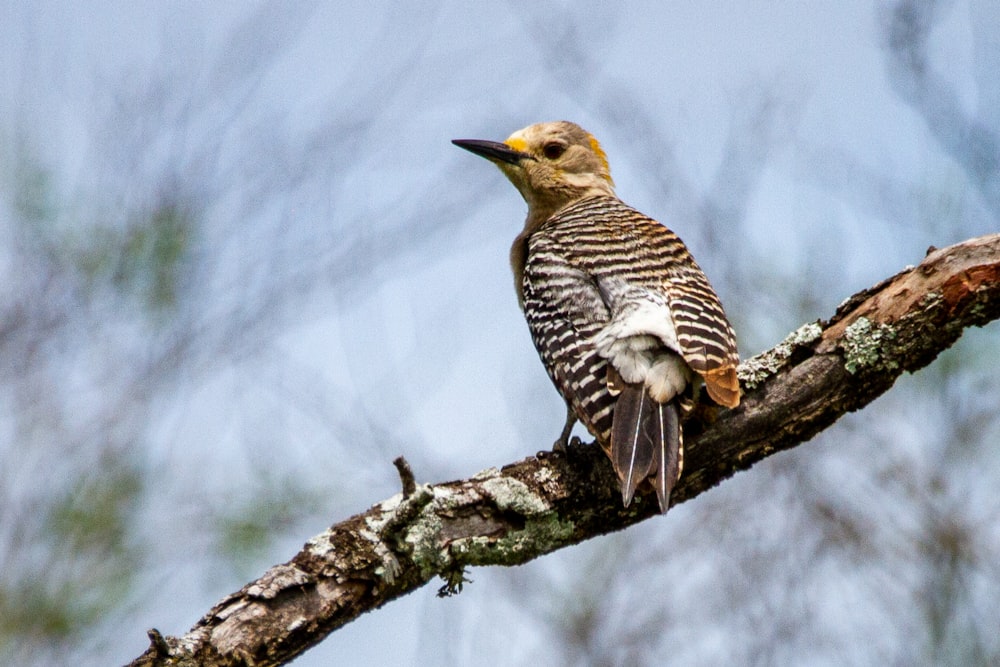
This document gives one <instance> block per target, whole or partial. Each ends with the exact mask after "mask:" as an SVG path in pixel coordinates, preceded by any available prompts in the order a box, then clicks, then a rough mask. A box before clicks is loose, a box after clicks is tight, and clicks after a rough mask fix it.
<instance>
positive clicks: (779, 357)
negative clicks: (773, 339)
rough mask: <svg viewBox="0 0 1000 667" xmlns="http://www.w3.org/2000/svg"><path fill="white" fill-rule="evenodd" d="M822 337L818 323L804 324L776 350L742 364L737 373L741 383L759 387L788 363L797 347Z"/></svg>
mask: <svg viewBox="0 0 1000 667" xmlns="http://www.w3.org/2000/svg"><path fill="white" fill-rule="evenodd" d="M822 335H823V328H822V327H821V326H820V325H819V324H817V323H816V322H810V323H809V324H803V325H802V326H801V327H799V328H798V329H796V330H795V331H793V332H792V333H790V334H788V335H787V336H785V339H784V340H783V341H781V342H780V343H778V344H777V345H776V346H774V349H771V350H768V351H767V352H762V353H760V354H758V355H757V356H756V357H753V358H751V359H747V360H746V361H744V362H743V363H742V364H740V367H739V368H738V369H737V371H736V373H737V375H738V376H739V378H740V382H741V383H742V384H743V386H744V387H745V388H746V389H753V388H755V387H757V386H758V385H760V384H761V383H762V382H764V381H765V380H766V379H767V378H769V377H771V376H772V375H774V374H775V373H777V372H778V371H780V370H781V369H782V368H783V367H784V366H785V365H786V364H787V363H788V360H789V359H790V358H791V356H792V353H793V352H794V351H795V348H796V347H800V346H803V345H809V344H811V343H813V342H815V341H816V340H819V338H820V336H822Z"/></svg>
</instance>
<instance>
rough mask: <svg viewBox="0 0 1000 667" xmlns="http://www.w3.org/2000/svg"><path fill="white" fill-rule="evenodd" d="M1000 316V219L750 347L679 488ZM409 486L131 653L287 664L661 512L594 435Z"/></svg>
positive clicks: (813, 421) (825, 416)
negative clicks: (820, 318)
mask: <svg viewBox="0 0 1000 667" xmlns="http://www.w3.org/2000/svg"><path fill="white" fill-rule="evenodd" d="M997 318H1000V234H994V235H990V236H984V237H980V238H978V239H972V240H970V241H966V242H964V243H960V244H958V245H954V246H951V247H949V248H945V249H943V250H932V251H931V252H929V253H928V255H927V257H926V258H925V259H924V261H923V262H921V263H920V265H919V266H917V267H913V268H909V269H906V270H905V271H902V272H901V273H899V274H897V275H895V276H893V277H892V278H889V279H888V280H886V281H884V282H882V283H880V284H878V285H876V286H875V287H872V288H871V289H868V290H865V291H864V292H861V293H859V294H857V295H855V296H853V297H851V298H850V299H848V300H847V301H845V302H844V303H843V304H842V305H841V306H840V308H838V310H837V312H836V313H835V314H834V316H833V317H832V318H831V319H830V321H828V322H817V323H815V324H807V325H804V326H803V327H801V328H800V329H798V330H797V331H796V332H794V333H793V334H792V335H790V336H789V337H788V338H787V339H786V340H785V341H783V342H782V343H781V344H779V345H778V346H777V347H775V348H774V349H773V350H770V351H768V352H765V353H763V354H761V355H758V356H757V357H754V358H753V359H750V360H749V361H747V362H745V363H744V364H743V365H742V366H741V368H740V378H741V381H742V383H743V387H744V390H745V396H744V399H743V403H742V404H741V405H740V407H738V408H737V409H735V410H731V411H725V410H722V411H719V413H718V414H717V415H714V416H713V415H712V414H711V413H712V412H713V410H711V409H705V410H702V411H701V415H700V416H699V417H698V418H697V419H696V420H693V421H690V422H688V424H687V425H686V427H685V428H686V438H687V441H688V443H689V445H688V454H687V456H686V457H685V464H686V468H685V475H684V477H683V478H682V479H681V480H680V483H679V484H678V486H677V487H676V489H675V490H674V493H673V497H672V501H673V502H674V503H679V502H683V501H685V500H687V499H689V498H693V497H694V496H696V495H698V494H699V493H702V492H704V491H706V490H707V489H709V488H711V487H712V486H715V485H716V484H718V483H720V482H721V481H723V480H724V479H726V478H728V477H730V476H731V475H733V474H734V473H735V472H736V471H738V470H744V469H746V468H749V467H750V466H751V465H753V464H754V463H756V462H757V461H760V460H761V459H763V458H765V457H767V456H770V455H771V454H774V453H775V452H777V451H780V450H783V449H788V448H791V447H794V446H796V445H798V444H801V443H803V442H805V441H806V440H808V439H810V438H811V437H813V436H814V435H816V434H817V433H818V432H820V431H821V430H823V429H825V428H826V427H828V426H829V425H830V424H832V423H833V422H834V421H836V420H837V419H838V418H839V417H840V416H842V415H843V414H844V413H846V412H850V411H852V410H857V409H859V408H861V407H863V406H865V405H867V404H868V403H870V402H871V401H872V400H874V399H875V398H876V397H877V396H879V395H880V394H882V393H884V392H885V391H887V390H888V389H889V388H890V387H891V386H892V385H893V383H894V382H895V380H896V378H897V377H899V376H900V374H902V373H903V372H904V371H908V372H913V371H916V370H918V369H920V368H922V367H923V366H925V365H927V364H928V363H930V362H931V361H932V360H933V359H934V358H935V357H936V356H937V355H938V354H939V353H940V352H941V351H942V350H945V349H946V348H948V347H949V346H950V345H951V344H952V343H954V342H955V340H957V339H958V337H959V336H960V335H961V333H962V331H963V330H964V329H965V328H966V327H970V326H982V325H984V324H986V323H987V322H990V321H992V320H994V319H997ZM713 417H714V418H713ZM403 480H404V484H405V485H406V486H408V487H409V484H407V476H406V475H405V474H404V475H403ZM407 490H408V491H411V492H410V493H409V494H407V495H406V497H405V499H404V497H403V495H402V494H400V495H398V496H396V497H394V498H391V499H389V500H387V501H385V502H383V503H380V504H378V505H375V506H374V507H372V508H371V509H369V510H368V511H366V512H364V513H363V514H359V515H357V516H354V517H351V518H350V519H347V520H345V521H342V522H341V523H338V524H336V525H335V526H333V527H331V528H330V529H329V530H327V531H326V532H324V533H322V534H320V535H317V536H316V537H314V538H312V539H311V540H309V542H307V543H306V545H305V546H304V548H303V549H302V551H300V552H299V553H298V554H296V555H295V557H294V558H292V559H291V560H290V561H288V562H287V563H284V564H282V565H276V566H274V567H272V568H271V569H270V570H268V571H267V572H265V573H264V575H263V576H262V577H261V578H260V579H258V580H257V581H254V582H251V583H249V584H247V585H246V586H244V587H243V588H242V589H240V590H239V591H237V592H236V593H233V594H232V595H229V596H227V597H226V598H224V599H223V600H222V601H220V602H219V603H218V604H216V605H215V607H213V608H212V609H211V610H210V611H209V612H208V613H207V614H206V615H205V616H204V618H202V619H201V620H200V621H198V623H197V624H196V625H195V626H194V627H193V628H192V629H191V630H190V631H189V632H188V633H187V634H185V635H184V636H182V637H162V636H161V635H160V633H158V632H155V631H150V637H151V638H152V643H151V646H150V648H149V649H148V650H147V651H146V652H145V653H144V654H143V655H142V656H140V657H139V658H137V659H136V660H135V661H134V662H133V663H131V664H132V665H167V664H172V665H173V664H198V665H249V664H253V665H258V666H259V665H278V664H282V663H285V662H287V661H289V660H291V659H292V658H294V657H295V656H297V655H300V654H301V653H302V652H304V651H305V650H306V649H308V648H309V647H310V646H313V645H314V644H316V643H318V642H320V641H321V640H322V639H323V638H324V637H326V635H327V634H328V633H330V632H331V631H333V630H335V629H337V628H339V627H340V626H342V625H344V624H346V623H349V622H350V621H351V620H353V619H354V618H356V617H357V616H359V615H360V614H362V613H364V612H366V611H371V610H373V609H377V608H378V607H380V606H382V605H383V604H385V603H387V602H389V601H390V600H393V599H394V598H397V597H399V596H401V595H404V594H406V593H409V592H412V591H414V590H416V589H417V588H419V587H421V586H423V585H425V584H427V583H428V582H429V581H430V580H431V579H433V578H434V577H441V578H442V579H443V580H444V582H445V584H444V586H442V589H441V594H450V593H453V592H457V591H458V590H460V589H461V586H462V582H463V572H464V568H466V567H468V566H473V565H514V564H518V563H523V562H525V561H528V560H531V559H533V558H537V557H539V556H541V555H543V554H546V553H548V552H550V551H554V550H555V549H560V548H562V547H565V546H569V545H571V544H576V543H577V542H580V541H582V540H585V539H588V538H591V537H594V536H596V535H600V534H602V533H607V532H610V531H614V530H620V529H622V528H625V527H627V526H630V525H632V524H634V523H636V522H638V521H642V520H645V519H647V518H649V517H651V516H653V515H655V514H656V513H657V504H656V499H655V498H653V497H650V496H648V495H646V496H642V497H639V498H637V500H636V502H634V503H633V504H632V506H631V507H630V508H628V509H625V508H623V507H622V506H621V500H620V497H619V493H618V490H617V485H616V482H615V479H614V475H613V473H612V472H611V467H610V465H609V464H608V462H607V460H606V459H605V457H604V455H603V454H602V453H601V452H600V451H599V448H597V447H589V446H583V445H574V446H572V447H570V448H569V450H568V451H567V452H566V453H565V454H555V453H548V452H543V453H539V454H538V455H537V456H535V457H531V458H528V459H525V460H523V461H519V462H517V463H513V464H511V465H508V466H505V467H504V468H502V469H501V470H496V469H490V470H486V471H484V472H482V473H479V474H478V475H475V476H474V477H472V478H470V479H467V480H461V481H455V482H447V483H444V484H434V485H429V484H423V485H420V484H418V485H416V486H415V488H413V489H412V490H411V489H409V488H408V489H407Z"/></svg>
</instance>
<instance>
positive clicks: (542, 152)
mask: <svg viewBox="0 0 1000 667" xmlns="http://www.w3.org/2000/svg"><path fill="white" fill-rule="evenodd" d="M452 143H453V144H455V145H456V146H459V147H461V148H464V149H466V150H467V151H471V152H472V153H475V154H476V155H480V156H482V157H485V158H486V159H488V160H490V161H491V162H493V163H494V164H495V165H497V166H498V167H499V168H500V171H502V172H503V173H504V174H506V176H507V178H509V179H510V181H511V182H512V183H513V184H514V186H515V187H517V189H518V191H520V193H521V195H522V196H523V197H524V200H525V201H526V202H527V203H528V219H529V223H530V221H531V220H533V219H534V220H537V221H538V223H539V224H540V223H541V222H542V221H544V220H545V219H547V218H548V217H549V216H550V215H552V214H553V213H555V212H556V211H558V210H559V209H560V208H562V207H564V206H566V205H567V204H570V203H572V202H574V201H576V200H578V199H581V198H583V197H589V196H592V195H612V196H613V195H614V182H613V181H612V180H611V171H610V169H609V168H608V158H607V157H606V156H605V154H604V150H603V149H602V148H601V145H600V144H599V143H598V142H597V139H595V138H594V137H593V135H591V134H590V133H588V132H587V131H586V130H584V129H583V128H582V127H580V126H579V125H576V124H575V123H570V122H568V121H555V122H550V123H538V124H536V125H529V126H528V127H526V128H524V129H523V130H518V131H517V132H515V133H514V134H512V135H510V136H509V137H507V139H506V140H505V141H503V142H502V143H501V142H498V141H484V140H480V139H455V140H454V141H452Z"/></svg>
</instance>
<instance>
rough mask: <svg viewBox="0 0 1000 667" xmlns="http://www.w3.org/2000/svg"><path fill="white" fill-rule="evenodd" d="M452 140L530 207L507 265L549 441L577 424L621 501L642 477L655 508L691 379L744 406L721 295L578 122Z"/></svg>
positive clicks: (674, 474) (679, 453)
mask: <svg viewBox="0 0 1000 667" xmlns="http://www.w3.org/2000/svg"><path fill="white" fill-rule="evenodd" d="M452 143H453V144H455V145H456V146H458V147H460V148H463V149H465V150H468V151H470V152H472V153H474V154H476V155H478V156H481V157H484V158H486V159H488V160H489V161H491V162H492V163H493V164H495V165H496V166H497V167H499V168H500V171H502V172H503V173H504V175H506V176H507V178H508V179H509V180H510V181H511V182H512V183H513V184H514V186H515V187H516V188H517V190H518V191H519V192H520V193H521V196H522V197H523V198H524V200H525V202H526V203H527V205H528V214H527V218H526V220H525V223H524V228H523V229H522V230H521V232H520V233H519V234H518V235H517V237H516V238H515V240H514V243H513V245H512V246H511V250H510V264H511V269H512V271H513V274H514V286H515V289H516V291H517V298H518V304H519V305H520V307H521V310H522V311H523V313H524V316H525V319H526V320H527V323H528V329H529V331H530V333H531V337H532V340H533V342H534V344H535V348H536V349H537V351H538V354H539V356H540V357H541V359H542V363H543V364H544V366H545V369H546V371H547V372H548V374H549V377H550V378H551V379H552V382H553V383H554V384H555V386H556V389H557V390H558V391H559V393H560V394H561V395H562V397H563V399H564V400H565V402H566V406H567V414H566V422H565V425H564V427H563V430H562V432H561V434H560V436H559V438H558V439H557V440H556V443H555V447H556V449H563V450H565V448H566V447H567V445H568V442H569V437H570V434H571V432H572V430H573V428H574V425H575V423H576V421H580V422H581V423H582V424H583V425H584V426H585V427H586V428H587V430H588V431H589V432H590V433H591V434H592V435H593V436H594V438H595V439H596V441H597V443H598V444H599V445H600V446H601V448H602V449H603V450H604V452H605V453H606V454H607V456H608V458H609V459H610V460H611V464H612V467H613V468H614V471H615V473H616V475H617V477H618V481H619V485H620V489H621V494H622V502H623V503H624V505H625V507H628V506H629V505H630V504H631V502H632V500H633V497H634V496H635V495H636V492H637V490H638V489H639V487H640V486H641V485H643V484H645V483H647V482H648V483H649V484H651V485H652V487H653V489H654V490H655V492H656V497H657V502H658V505H659V509H660V512H661V513H665V512H666V511H667V509H668V507H669V503H670V493H671V491H672V489H673V488H674V485H675V484H676V482H677V480H678V479H679V478H680V475H681V472H682V470H683V466H684V434H683V422H684V420H685V419H686V418H687V417H688V416H689V415H690V413H691V412H692V410H693V408H694V406H695V404H696V401H697V396H698V392H699V390H700V388H701V387H702V386H703V387H704V388H705V389H706V391H707V393H708V396H709V398H711V399H712V400H713V401H714V402H715V403H717V404H719V405H721V406H724V407H727V408H735V407H737V406H738V405H739V403H740V396H741V392H740V385H739V380H738V378H737V374H736V368H737V366H738V364H739V353H738V351H737V346H736V339H735V335H734V333H733V329H732V326H731V325H730V323H729V320H728V319H727V318H726V314H725V311H724V310H723V307H722V303H721V302H720V300H719V297H718V295H717V294H716V293H715V290H714V289H713V288H712V286H711V284H710V283H709V281H708V278H707V277H706V276H705V274H704V272H703V271H702V270H701V268H700V267H699V266H698V264H697V263H696V262H695V260H694V258H693V257H692V255H691V253H690V252H689V250H688V248H687V246H685V245H684V243H683V242H682V241H681V239H680V238H679V237H678V236H677V235H676V234H675V233H674V232H673V231H671V230H670V229H668V228H667V227H665V226H664V225H662V224H661V223H659V222H657V221H656V220H654V219H653V218H650V217H649V216H646V215H644V214H642V213H640V212H639V211H637V210H635V209H634V208H632V207H630V206H628V205H627V204H625V203H624V202H622V201H621V200H620V199H619V198H618V196H617V195H616V194H615V190H614V188H615V185H614V181H613V180H612V178H611V171H610V167H609V166H608V159H607V155H606V154H605V152H604V149H603V148H602V147H601V144H600V143H599V142H598V141H597V139H596V138H594V136H593V135H591V134H590V133H589V132H587V131H586V130H584V129H583V128H582V127H580V126H579V125H577V124H575V123H571V122H569V121H555V122H544V123H537V124H534V125H530V126H528V127H525V128H523V129H520V130H518V131H516V132H514V133H513V134H511V135H510V136H509V137H508V138H507V139H506V140H504V141H502V142H499V141H489V140H482V139H455V140H453V141H452Z"/></svg>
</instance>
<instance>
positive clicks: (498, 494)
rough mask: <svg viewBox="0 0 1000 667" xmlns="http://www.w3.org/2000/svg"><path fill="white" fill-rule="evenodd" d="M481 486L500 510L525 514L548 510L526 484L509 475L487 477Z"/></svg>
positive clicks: (543, 502)
mask: <svg viewBox="0 0 1000 667" xmlns="http://www.w3.org/2000/svg"><path fill="white" fill-rule="evenodd" d="M482 488H483V490H484V491H485V492H486V493H488V494H489V495H490V497H491V498H493V502H495V503H496V505H497V507H498V508H500V509H502V510H511V511H513V512H516V513H518V514H523V515H525V516H532V515H536V514H542V513H544V512H547V511H548V510H549V506H548V504H546V502H545V501H544V500H542V499H541V498H540V497H538V495H537V494H535V493H534V492H533V491H532V490H531V488H530V487H528V485H527V484H525V483H524V482H521V481H519V480H516V479H513V478H511V477H502V476H500V477H494V478H492V479H487V480H485V481H484V482H483V483H482Z"/></svg>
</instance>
